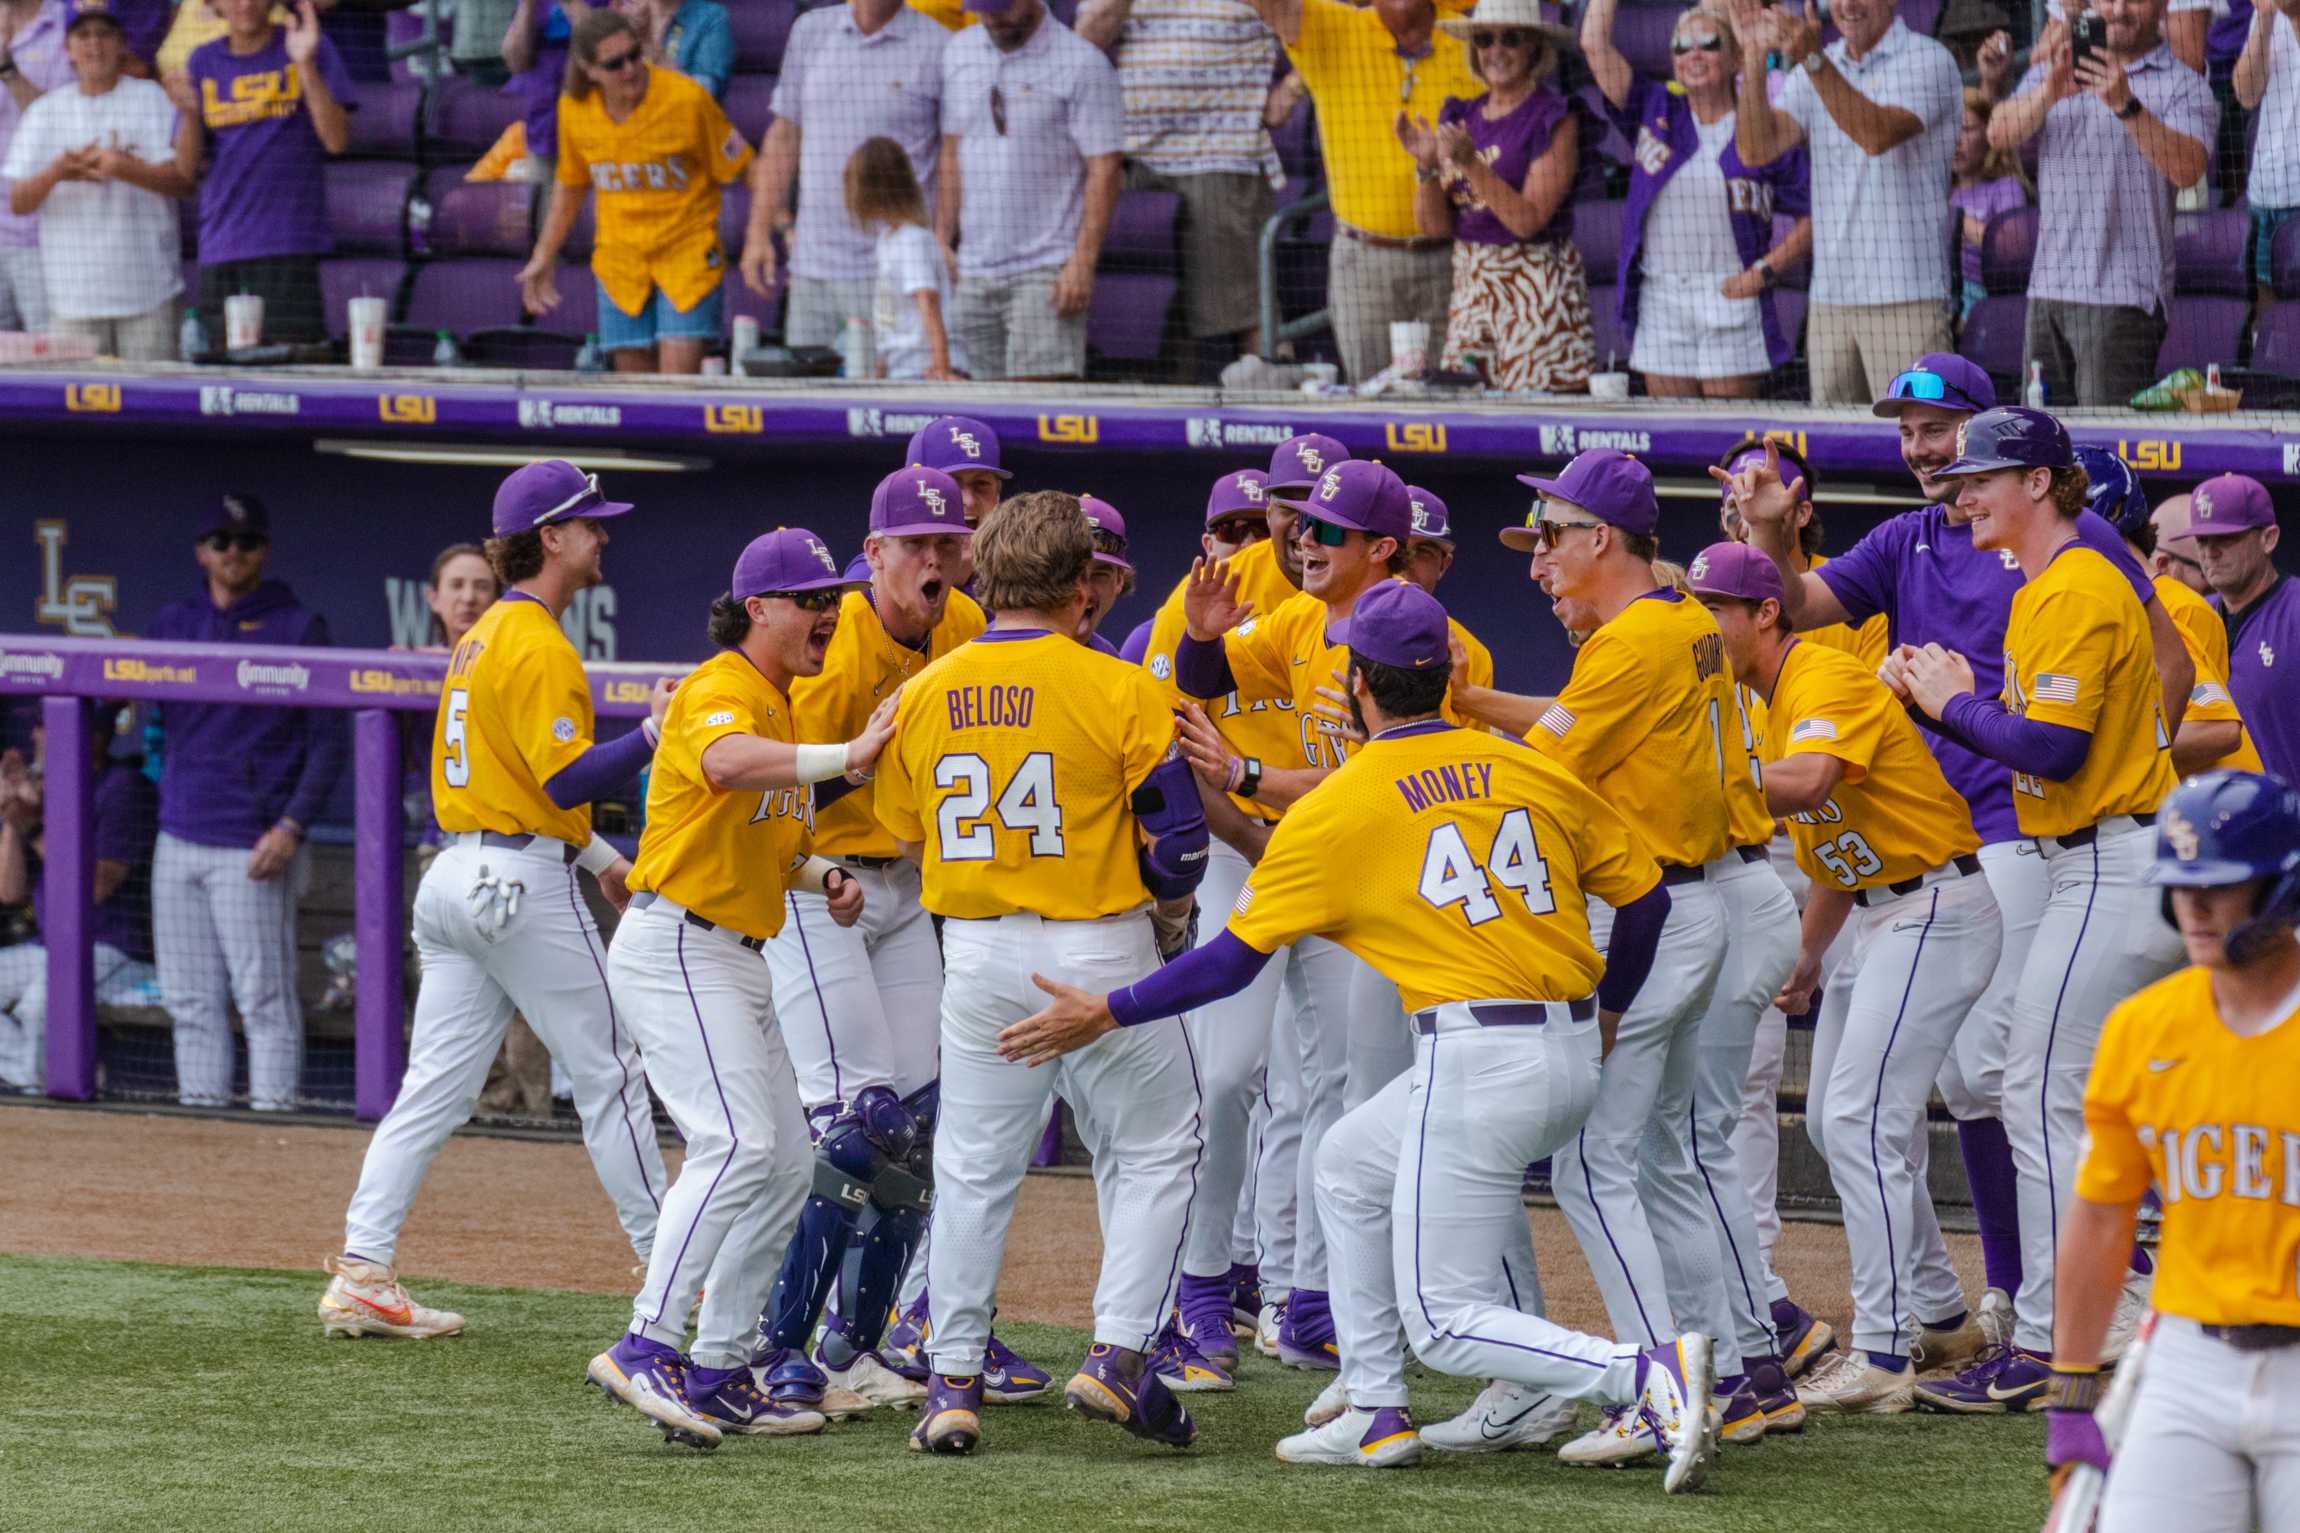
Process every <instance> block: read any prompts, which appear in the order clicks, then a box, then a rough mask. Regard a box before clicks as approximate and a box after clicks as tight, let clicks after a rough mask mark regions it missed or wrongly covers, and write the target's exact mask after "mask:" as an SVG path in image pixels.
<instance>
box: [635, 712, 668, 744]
mask: <svg viewBox="0 0 2300 1533" xmlns="http://www.w3.org/2000/svg"><path fill="white" fill-rule="evenodd" d="M639 732H640V733H641V734H643V735H645V736H646V737H647V748H648V749H649V750H653V749H654V748H655V747H656V746H658V745H661V744H662V743H663V726H662V725H660V724H658V723H656V722H655V717H654V715H653V714H649V715H648V716H647V717H645V718H643V719H641V720H640V721H639Z"/></svg>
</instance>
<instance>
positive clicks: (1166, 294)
mask: <svg viewBox="0 0 2300 1533" xmlns="http://www.w3.org/2000/svg"><path fill="white" fill-rule="evenodd" d="M1181 290H1182V282H1181V279H1180V278H1179V277H1174V276H1167V275H1160V274H1156V273H1150V272H1113V273H1109V274H1106V275H1103V276H1100V277H1097V278H1096V279H1095V281H1094V299H1093V302H1092V303H1091V304H1090V305H1089V306H1088V308H1087V311H1086V346H1087V349H1088V350H1089V351H1091V352H1093V353H1094V354H1096V355H1097V356H1101V357H1105V358H1108V359H1110V360H1112V361H1119V362H1133V363H1147V362H1155V361H1157V360H1158V354H1159V352H1160V350H1161V349H1163V347H1164V345H1165V341H1166V319H1167V316H1168V315H1169V314H1171V313H1172V312H1173V308H1174V299H1175V295H1176V294H1178V293H1180V292H1181Z"/></svg>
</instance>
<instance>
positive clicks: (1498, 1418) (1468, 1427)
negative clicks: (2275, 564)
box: [1421, 1379, 1580, 1453]
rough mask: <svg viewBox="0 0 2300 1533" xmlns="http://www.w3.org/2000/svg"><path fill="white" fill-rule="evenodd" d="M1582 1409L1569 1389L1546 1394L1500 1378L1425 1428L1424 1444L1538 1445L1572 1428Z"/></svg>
mask: <svg viewBox="0 0 2300 1533" xmlns="http://www.w3.org/2000/svg"><path fill="white" fill-rule="evenodd" d="M1579 1415H1580V1412H1579V1410H1578V1409H1577V1407H1576V1406H1575V1405H1574V1402H1572V1401H1571V1400H1568V1399H1566V1398H1565V1397H1564V1396H1563V1395H1545V1394H1542V1393H1541V1392H1539V1391H1538V1390H1532V1389H1528V1388H1526V1387H1525V1386H1524V1385H1523V1384H1512V1383H1510V1382H1509V1381H1508V1380H1507V1379H1495V1380H1494V1381H1493V1382H1492V1383H1490V1384H1488V1385H1486V1387H1485V1388H1484V1389H1483V1390H1481V1391H1479V1392H1478V1397H1477V1399H1475V1400H1474V1401H1472V1402H1471V1403H1470V1407H1469V1409H1468V1410H1466V1411H1463V1412H1462V1413H1461V1414H1460V1415H1458V1416H1456V1417H1454V1418H1453V1419H1452V1420H1451V1421H1441V1422H1438V1423H1437V1424H1435V1425H1434V1426H1427V1427H1424V1428H1422V1434H1421V1436H1422V1445H1423V1446H1424V1447H1428V1448H1434V1449H1436V1450H1437V1451H1438V1452H1440V1453H1507V1452H1508V1451H1509V1450H1510V1449H1512V1448H1538V1447H1540V1446H1541V1445H1542V1444H1544V1443H1547V1442H1550V1441H1552V1440H1553V1439H1555V1438H1556V1437H1557V1435H1558V1434H1559V1433H1561V1432H1565V1431H1569V1430H1570V1429H1571V1428H1572V1426H1573V1423H1574V1421H1575V1419H1576V1418H1577V1417H1578V1416H1579Z"/></svg>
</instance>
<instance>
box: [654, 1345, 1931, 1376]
mask: <svg viewBox="0 0 2300 1533" xmlns="http://www.w3.org/2000/svg"><path fill="white" fill-rule="evenodd" d="M1861 1350H1862V1351H1864V1352H1868V1355H1869V1361H1870V1362H1872V1363H1875V1364H1876V1365H1877V1366H1878V1367H1879V1368H1885V1369H1889V1370H1891V1371H1892V1372H1894V1373H1899V1372H1900V1371H1901V1370H1902V1369H1904V1368H1906V1367H1908V1366H1909V1360H1908V1359H1907V1358H1905V1357H1903V1356H1901V1355H1900V1354H1899V1353H1898V1352H1875V1351H1870V1349H1868V1348H1866V1347H1864V1348H1862V1349H1861ZM696 1371H697V1372H701V1370H700V1369H697V1370H696Z"/></svg>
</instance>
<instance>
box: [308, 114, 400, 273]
mask: <svg viewBox="0 0 2300 1533" xmlns="http://www.w3.org/2000/svg"><path fill="white" fill-rule="evenodd" d="M354 115H355V116H356V115H357V114H356V113H355V114H354ZM323 175H324V178H325V182H326V186H327V226H328V229H329V230H330V232H332V233H333V234H334V236H335V248H336V253H337V254H339V255H390V256H396V255H399V254H401V253H403V252H404V251H405V250H406V248H407V194H408V192H409V191H410V190H412V189H413V187H414V186H415V167H414V166H413V165H408V164H402V163H399V162H397V161H392V160H331V161H330V162H328V165H327V167H326V169H325V171H324V172H323Z"/></svg>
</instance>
